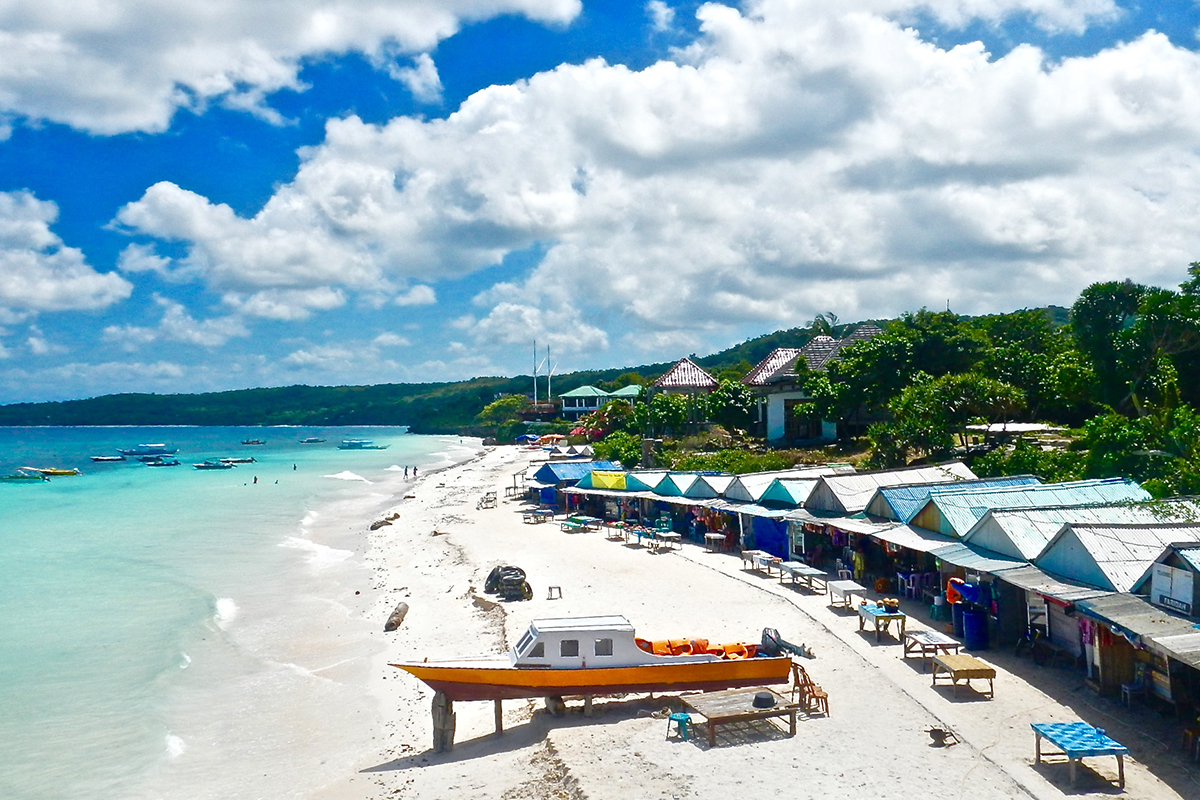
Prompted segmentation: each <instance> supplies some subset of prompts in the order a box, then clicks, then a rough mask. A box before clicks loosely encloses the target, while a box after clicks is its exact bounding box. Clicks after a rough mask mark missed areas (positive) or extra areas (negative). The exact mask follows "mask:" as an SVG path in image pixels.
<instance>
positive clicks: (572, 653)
mask: <svg viewBox="0 0 1200 800" xmlns="http://www.w3.org/2000/svg"><path fill="white" fill-rule="evenodd" d="M558 654H559V655H560V656H562V657H563V658H579V640H578V639H563V640H562V642H560V643H559V646H558Z"/></svg>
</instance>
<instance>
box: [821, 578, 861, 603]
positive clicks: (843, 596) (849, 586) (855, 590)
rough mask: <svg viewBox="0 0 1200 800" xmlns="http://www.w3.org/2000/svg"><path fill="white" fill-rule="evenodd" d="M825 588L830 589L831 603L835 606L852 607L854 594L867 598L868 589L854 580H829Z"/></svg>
mask: <svg viewBox="0 0 1200 800" xmlns="http://www.w3.org/2000/svg"><path fill="white" fill-rule="evenodd" d="M825 588H826V589H827V590H828V591H829V605H831V606H833V607H834V608H850V606H851V604H853V602H854V595H856V594H857V595H859V596H861V597H862V598H864V599H866V596H867V590H866V587H864V586H859V585H858V584H857V583H855V582H854V581H827V582H826V584H825Z"/></svg>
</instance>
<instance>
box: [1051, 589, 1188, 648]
mask: <svg viewBox="0 0 1200 800" xmlns="http://www.w3.org/2000/svg"><path fill="white" fill-rule="evenodd" d="M1075 607H1076V608H1077V609H1079V610H1080V611H1081V612H1083V613H1084V614H1086V615H1088V616H1089V617H1095V618H1096V619H1099V620H1103V621H1104V622H1107V623H1108V624H1109V625H1110V626H1111V627H1114V628H1116V629H1118V630H1120V631H1123V632H1125V633H1126V634H1130V635H1132V636H1134V637H1137V638H1141V639H1143V640H1151V641H1154V642H1155V643H1157V644H1159V645H1162V646H1163V647H1164V648H1165V647H1166V646H1165V645H1163V639H1167V640H1168V641H1170V640H1171V639H1172V638H1174V637H1177V636H1192V635H1195V634H1196V633H1197V630H1196V626H1195V625H1194V624H1193V623H1192V622H1191V621H1189V620H1187V619H1186V618H1184V617H1179V616H1176V615H1174V614H1172V613H1171V612H1169V611H1167V610H1165V609H1162V608H1159V607H1158V606H1154V605H1151V604H1150V602H1149V601H1148V600H1147V599H1146V598H1144V597H1140V596H1138V595H1136V594H1123V593H1122V594H1117V593H1113V594H1108V595H1105V596H1104V597H1097V598H1093V599H1088V600H1080V601H1079V602H1078V603H1076V604H1075ZM1185 642H1186V644H1190V640H1185ZM1180 649H1181V650H1184V651H1185V652H1187V653H1192V652H1195V651H1192V650H1190V649H1188V648H1187V647H1186V646H1183V647H1181V648H1180Z"/></svg>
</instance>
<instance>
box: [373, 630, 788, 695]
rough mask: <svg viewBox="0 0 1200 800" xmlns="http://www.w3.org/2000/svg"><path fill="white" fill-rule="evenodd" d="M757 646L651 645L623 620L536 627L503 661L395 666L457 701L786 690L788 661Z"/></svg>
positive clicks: (690, 642)
mask: <svg viewBox="0 0 1200 800" xmlns="http://www.w3.org/2000/svg"><path fill="white" fill-rule="evenodd" d="M758 651H759V646H758V645H757V644H743V643H737V644H731V645H712V644H710V643H709V642H708V641H706V640H704V639H674V640H662V641H657V642H651V641H648V640H645V639H639V638H637V637H636V636H635V635H634V628H633V625H631V624H630V623H629V620H627V619H625V617H622V616H617V615H614V616H598V617H565V618H557V619H539V620H534V621H533V622H532V623H531V624H530V626H529V630H527V631H526V632H525V634H524V635H523V636H521V638H520V640H519V641H518V642H517V644H516V645H515V646H514V647H513V648H512V649H511V650H510V651H509V652H508V653H507V655H505V656H502V657H482V658H479V657H474V658H460V659H454V660H448V661H425V662H421V663H403V664H392V665H391V666H393V667H397V668H398V669H402V670H404V671H405V672H408V673H410V674H412V675H414V676H416V677H417V678H419V679H420V680H422V681H424V682H425V683H427V684H428V685H429V686H430V687H432V688H433V689H434V690H435V691H438V692H441V693H443V694H444V695H445V696H446V698H447V699H449V700H451V701H454V700H464V701H465V700H505V699H516V698H524V697H556V696H557V697H564V696H568V695H583V696H595V695H608V694H624V693H630V692H678V691H685V690H694V689H700V690H704V691H711V690H716V689H732V688H737V687H743V686H762V685H764V684H771V683H784V682H786V681H787V680H788V679H789V677H790V675H791V669H792V659H791V658H790V657H789V656H779V655H777V656H773V657H772V656H766V655H763V654H760V653H759V652H758Z"/></svg>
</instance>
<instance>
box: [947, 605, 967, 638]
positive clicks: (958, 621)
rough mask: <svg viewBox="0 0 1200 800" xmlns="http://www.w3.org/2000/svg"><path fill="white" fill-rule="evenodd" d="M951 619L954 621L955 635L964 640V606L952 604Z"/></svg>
mask: <svg viewBox="0 0 1200 800" xmlns="http://www.w3.org/2000/svg"><path fill="white" fill-rule="evenodd" d="M950 613H951V619H952V620H953V621H954V635H955V636H958V637H959V638H962V636H964V634H963V604H962V603H951V604H950Z"/></svg>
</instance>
